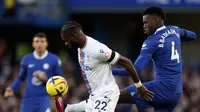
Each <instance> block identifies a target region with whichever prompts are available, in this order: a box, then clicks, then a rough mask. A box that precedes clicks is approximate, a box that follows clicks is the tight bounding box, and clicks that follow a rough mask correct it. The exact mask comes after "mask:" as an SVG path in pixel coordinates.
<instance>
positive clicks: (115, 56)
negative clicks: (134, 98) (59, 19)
mask: <svg viewBox="0 0 200 112" xmlns="http://www.w3.org/2000/svg"><path fill="white" fill-rule="evenodd" d="M61 37H62V40H63V41H65V43H66V45H67V46H68V47H72V46H73V44H77V45H78V46H79V48H78V58H79V64H80V66H81V70H82V75H83V78H84V80H85V83H86V86H87V88H88V91H89V99H88V100H87V104H86V106H85V107H84V108H85V112H114V111H115V107H116V105H117V102H118V99H119V95H120V92H119V88H118V86H117V84H116V81H115V78H114V76H113V75H112V65H113V64H119V65H121V66H123V67H124V68H125V69H126V70H127V72H128V73H129V74H130V75H131V77H132V79H133V81H134V83H135V85H138V86H142V84H141V82H140V80H139V78H138V75H137V73H136V71H135V69H134V67H133V64H132V62H131V61H130V60H129V59H127V58H125V57H123V56H121V55H120V54H119V53H117V52H115V51H112V50H111V49H109V48H108V47H107V46H106V45H104V44H102V43H100V42H99V41H97V40H95V39H93V38H91V37H89V36H86V35H85V34H84V33H83V32H82V27H81V25H80V24H79V23H77V22H74V21H72V22H69V23H67V24H66V25H64V26H63V27H62V29H61ZM138 92H139V93H140V94H141V95H142V96H144V95H145V94H148V93H149V91H148V90H147V89H146V88H143V89H141V91H138ZM65 111H67V110H65Z"/></svg>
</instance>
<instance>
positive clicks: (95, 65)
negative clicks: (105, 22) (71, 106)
mask: <svg viewBox="0 0 200 112" xmlns="http://www.w3.org/2000/svg"><path fill="white" fill-rule="evenodd" d="M86 38H87V41H86V45H85V47H84V48H83V49H80V48H78V54H79V55H78V58H79V64H80V66H81V70H82V75H83V78H84V80H85V83H86V86H87V88H88V90H89V93H90V95H102V94H103V95H109V94H112V93H114V94H115V95H119V88H118V86H117V84H116V81H115V78H114V76H113V74H112V67H111V65H112V64H115V63H116V62H117V61H118V59H119V56H120V55H119V54H118V53H117V52H114V51H112V50H111V49H109V48H108V47H107V46H106V45H104V44H102V43H100V42H99V41H97V40H95V39H93V38H91V37H88V36H87V37H86Z"/></svg>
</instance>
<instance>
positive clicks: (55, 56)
mask: <svg viewBox="0 0 200 112" xmlns="http://www.w3.org/2000/svg"><path fill="white" fill-rule="evenodd" d="M49 57H50V58H52V59H58V58H59V57H58V56H57V55H56V54H54V53H51V52H49Z"/></svg>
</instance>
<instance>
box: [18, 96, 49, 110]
mask: <svg viewBox="0 0 200 112" xmlns="http://www.w3.org/2000/svg"><path fill="white" fill-rule="evenodd" d="M20 112H52V109H51V99H50V97H49V96H48V97H46V96H45V97H39V98H28V99H23V100H22V103H21V108H20Z"/></svg>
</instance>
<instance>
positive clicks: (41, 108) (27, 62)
mask: <svg viewBox="0 0 200 112" xmlns="http://www.w3.org/2000/svg"><path fill="white" fill-rule="evenodd" d="M32 44H33V48H34V49H35V51H34V52H33V53H31V54H28V55H26V56H24V58H23V59H22V61H21V69H20V73H19V77H18V78H17V79H16V80H15V82H14V83H13V85H12V86H11V87H8V88H6V91H5V97H9V96H13V95H14V92H15V91H16V90H17V89H18V88H19V87H20V85H21V83H22V81H24V80H25V79H26V78H27V84H26V88H25V93H24V96H23V100H22V102H21V108H20V112H51V99H50V97H49V95H48V94H47V92H46V89H45V84H46V81H47V80H48V78H50V77H52V76H54V75H61V74H62V71H61V61H60V59H59V58H58V57H57V56H56V55H55V54H52V53H50V52H48V51H47V46H48V42H47V37H46V35H45V34H43V33H38V34H36V35H35V36H34V38H33V43H32Z"/></svg>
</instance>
